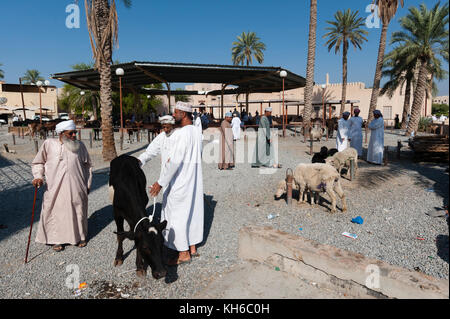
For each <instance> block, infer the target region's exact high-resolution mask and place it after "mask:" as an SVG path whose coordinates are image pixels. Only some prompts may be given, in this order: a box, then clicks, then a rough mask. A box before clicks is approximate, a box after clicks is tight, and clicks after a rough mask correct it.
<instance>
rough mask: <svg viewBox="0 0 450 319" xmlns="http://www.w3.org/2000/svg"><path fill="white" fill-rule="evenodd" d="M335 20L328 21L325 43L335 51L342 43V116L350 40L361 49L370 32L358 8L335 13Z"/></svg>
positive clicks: (345, 96) (345, 93)
mask: <svg viewBox="0 0 450 319" xmlns="http://www.w3.org/2000/svg"><path fill="white" fill-rule="evenodd" d="M334 18H335V21H327V23H329V24H331V25H332V26H331V27H328V28H326V30H328V33H326V34H325V35H324V36H323V38H326V37H328V41H327V42H326V44H325V45H328V52H330V50H331V49H332V48H333V47H334V49H335V50H334V53H338V52H339V50H340V47H341V44H342V98H341V111H340V114H339V116H340V117H341V116H342V113H344V110H345V102H346V101H347V52H348V47H349V42H351V44H352V45H353V47H354V48H355V50H356V48H358V49H360V50H361V44H362V43H363V42H364V41H367V39H366V37H365V36H364V35H367V34H369V33H368V32H367V31H366V30H364V29H362V27H363V26H365V21H364V19H363V18H361V17H359V18H358V10H357V11H355V12H352V11H351V10H350V9H347V10H346V11H345V12H342V11H340V10H339V11H338V12H336V13H335V15H334Z"/></svg>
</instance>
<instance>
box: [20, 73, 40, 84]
mask: <svg viewBox="0 0 450 319" xmlns="http://www.w3.org/2000/svg"><path fill="white" fill-rule="evenodd" d="M22 80H23V81H24V82H23V83H24V84H36V82H38V81H44V78H43V77H42V76H41V73H40V72H39V71H38V70H27V71H26V72H25V74H24V75H23V76H22Z"/></svg>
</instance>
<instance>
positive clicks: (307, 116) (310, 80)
mask: <svg viewBox="0 0 450 319" xmlns="http://www.w3.org/2000/svg"><path fill="white" fill-rule="evenodd" d="M316 28H317V0H311V5H310V10H309V38H308V59H307V66H306V86H305V96H304V100H305V108H304V111H303V123H304V124H305V125H307V126H309V125H311V115H312V112H313V105H312V97H313V90H314V64H315V58H316Z"/></svg>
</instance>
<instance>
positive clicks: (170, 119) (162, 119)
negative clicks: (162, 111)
mask: <svg viewBox="0 0 450 319" xmlns="http://www.w3.org/2000/svg"><path fill="white" fill-rule="evenodd" d="M159 123H161V124H175V118H174V117H173V116H172V115H164V116H161V117H160V118H159Z"/></svg>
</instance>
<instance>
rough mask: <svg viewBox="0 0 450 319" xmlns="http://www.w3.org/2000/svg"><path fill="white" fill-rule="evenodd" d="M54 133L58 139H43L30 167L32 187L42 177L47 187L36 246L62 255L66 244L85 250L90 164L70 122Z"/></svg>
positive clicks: (41, 179)
mask: <svg viewBox="0 0 450 319" xmlns="http://www.w3.org/2000/svg"><path fill="white" fill-rule="evenodd" d="M55 130H56V133H57V134H58V136H59V137H58V138H49V139H46V140H45V141H44V143H42V146H41V147H40V149H39V151H38V153H37V154H36V157H35V158H34V160H33V162H32V164H31V165H32V172H33V177H34V179H33V181H32V184H33V186H35V187H41V186H42V185H43V184H44V177H45V182H46V184H47V189H46V190H45V193H44V198H43V200H42V209H41V218H40V221H39V226H38V230H37V234H36V242H38V243H43V244H47V245H52V246H53V249H54V250H55V251H62V250H64V245H66V244H70V245H78V246H79V247H84V246H86V241H87V234H88V220H87V209H88V194H89V189H90V187H91V182H92V164H91V159H90V157H89V153H88V151H87V149H86V146H85V145H84V144H83V143H82V142H81V141H78V140H77V138H76V137H77V131H76V127H75V123H74V122H73V121H72V120H69V121H64V122H61V123H59V124H58V125H56V129H55Z"/></svg>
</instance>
